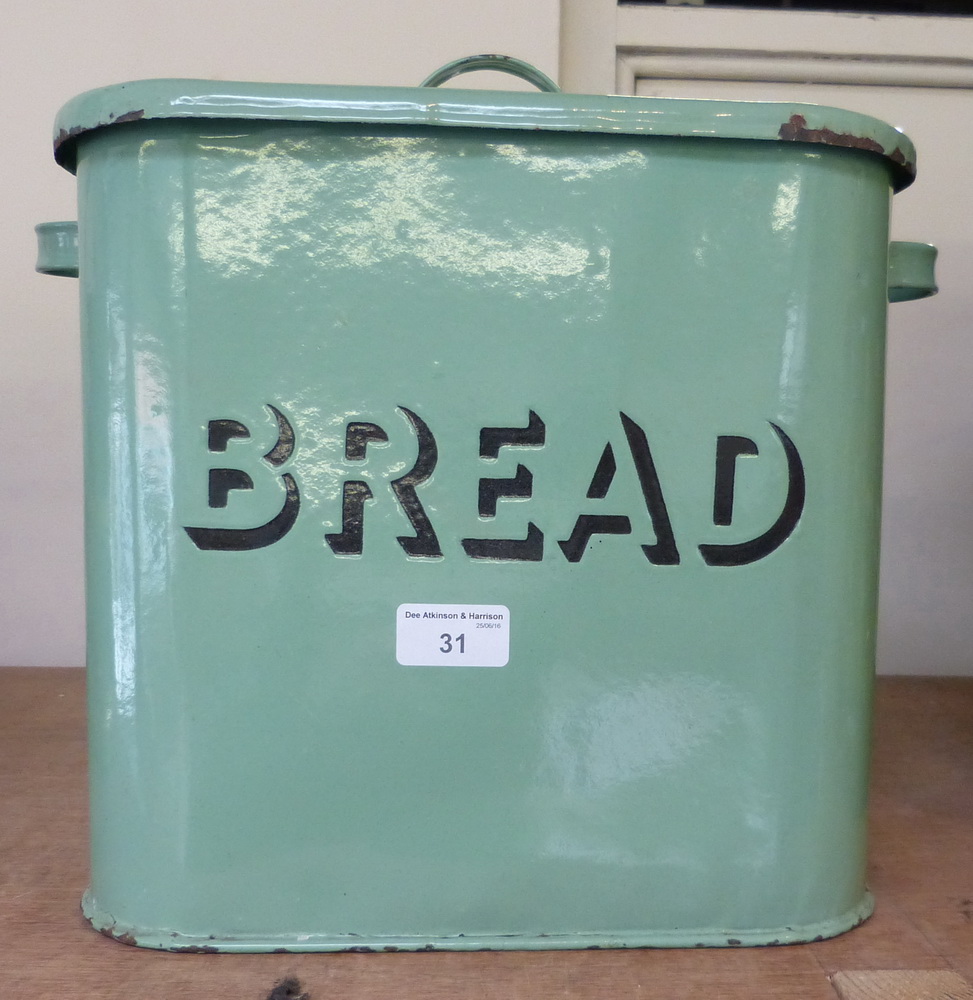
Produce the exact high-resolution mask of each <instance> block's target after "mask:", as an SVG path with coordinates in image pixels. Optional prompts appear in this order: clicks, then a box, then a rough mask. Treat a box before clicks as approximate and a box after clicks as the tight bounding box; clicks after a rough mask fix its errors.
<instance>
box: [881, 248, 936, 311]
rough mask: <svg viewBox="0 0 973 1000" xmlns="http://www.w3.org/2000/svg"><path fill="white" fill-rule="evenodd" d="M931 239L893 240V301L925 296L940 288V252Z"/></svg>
mask: <svg viewBox="0 0 973 1000" xmlns="http://www.w3.org/2000/svg"><path fill="white" fill-rule="evenodd" d="M938 252H939V251H938V250H937V249H936V248H935V247H934V246H932V245H931V244H929V243H900V242H893V243H890V244H889V302H908V301H909V299H924V298H926V296H928V295H935V294H936V292H938V291H939V288H938V287H937V285H936V254H937V253H938Z"/></svg>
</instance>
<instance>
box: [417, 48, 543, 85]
mask: <svg viewBox="0 0 973 1000" xmlns="http://www.w3.org/2000/svg"><path fill="white" fill-rule="evenodd" d="M478 69H492V70H495V71H497V72H498V73H509V74H510V75H511V76H519V77H520V79H521V80H526V81H527V82H528V83H532V84H533V85H534V86H535V87H537V89H538V90H543V91H545V92H546V93H548V94H557V93H560V90H561V88H560V87H559V86H558V85H557V84H556V83H555V82H554V81H553V80H552V79H551V78H550V77H549V76H546V75H545V74H544V73H542V72H541V71H540V70H539V69H538V68H537V67H536V66H531V64H530V63H527V62H524V61H523V59H514V57H513V56H500V55H481V56H463V58H462V59H454V60H453V61H452V62H448V63H446V65H445V66H440V67H439V69H437V70H436V72H435V73H432V74H431V75H430V76H427V77H426V78H425V80H423V81H422V83H420V84H419V86H420V87H438V86H439V85H440V84H441V83H445V82H446V81H447V80H452V78H453V77H454V76H459V75H460V73H473V72H475V71H476V70H478Z"/></svg>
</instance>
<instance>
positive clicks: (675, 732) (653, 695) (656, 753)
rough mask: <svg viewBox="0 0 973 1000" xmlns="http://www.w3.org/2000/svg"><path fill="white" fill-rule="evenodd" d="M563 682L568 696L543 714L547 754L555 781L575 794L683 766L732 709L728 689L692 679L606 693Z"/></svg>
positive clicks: (593, 686)
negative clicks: (546, 713)
mask: <svg viewBox="0 0 973 1000" xmlns="http://www.w3.org/2000/svg"><path fill="white" fill-rule="evenodd" d="M570 687H572V688H574V690H573V692H572V695H571V697H570V700H564V701H561V702H560V703H559V704H557V705H556V707H554V708H553V709H552V710H551V712H550V714H549V716H548V719H547V724H546V751H547V759H548V764H549V766H550V768H551V769H552V770H553V771H554V773H555V776H556V779H557V780H558V782H559V784H560V785H561V786H562V787H563V788H564V789H565V791H568V792H571V793H574V794H582V795H594V794H598V793H600V792H605V791H609V790H611V789H613V788H615V787H617V786H619V785H623V784H626V783H628V782H632V781H638V780H639V779H641V778H647V777H650V776H653V775H657V774H660V773H662V772H664V771H667V770H670V769H672V768H675V767H679V766H682V765H685V764H686V763H687V762H689V761H690V760H691V759H693V758H695V757H697V756H698V755H699V754H700V753H701V752H703V750H704V749H705V748H706V747H707V745H708V744H709V743H711V742H712V741H713V740H714V738H715V737H716V736H717V735H718V734H719V732H720V731H721V730H722V729H723V727H724V726H726V725H727V724H728V722H729V720H730V717H731V713H732V709H733V696H732V694H731V693H730V692H728V691H727V690H726V689H725V688H724V687H723V686H722V685H720V684H718V683H716V682H714V681H710V680H707V679H705V678H699V677H686V678H654V679H651V680H646V681H643V682H641V683H638V684H632V685H627V686H619V687H615V688H613V689H611V690H608V691H604V690H603V689H602V688H601V687H599V686H598V685H596V684H594V683H593V682H590V681H589V682H587V683H586V682H583V681H582V682H580V684H576V685H570ZM589 688H590V690H588V689H589ZM565 694H566V692H565Z"/></svg>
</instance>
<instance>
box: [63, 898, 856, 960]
mask: <svg viewBox="0 0 973 1000" xmlns="http://www.w3.org/2000/svg"><path fill="white" fill-rule="evenodd" d="M874 907H875V901H874V898H873V897H872V894H871V893H870V892H866V893H865V894H864V896H863V897H862V899H861V901H860V902H859V903H858V905H857V906H855V907H853V908H852V909H851V910H848V911H847V912H845V913H842V914H841V915H840V916H837V917H834V918H832V919H830V920H822V921H820V922H818V923H813V924H804V925H797V926H793V927H774V928H750V929H747V930H732V929H731V930H727V929H721V928H698V929H692V928H690V929H678V928H676V929H672V930H651V929H650V930H645V929H642V930H630V931H616V932H584V933H577V934H470V935H464V934H457V935H454V936H449V937H419V936H416V937H412V936H408V937H407V936H400V935H368V934H362V935H358V934H290V935H287V934H268V935H266V936H260V935H252V936H245V937H244V936H241V937H229V936H222V935H220V934H210V935H207V936H206V937H196V936H192V935H185V934H180V933H179V932H178V931H172V930H166V929H162V930H160V929H158V928H144V929H140V928H135V927H129V926H127V925H125V924H124V923H122V922H120V921H117V920H116V919H115V917H114V916H113V915H112V914H109V913H105V912H103V911H102V910H100V909H99V907H98V904H97V903H96V902H95V900H94V899H93V898H92V895H91V891H90V890H89V891H88V892H86V893H85V894H84V898H83V899H82V901H81V909H82V912H83V913H84V915H85V917H86V918H87V920H88V921H89V922H90V923H91V925H92V927H94V929H95V930H97V931H99V932H100V933H102V934H104V935H105V936H106V937H110V938H114V939H115V940H116V941H120V942H121V943H122V944H128V945H134V946H136V947H140V948H153V949H156V950H160V951H175V952H184V953H196V954H209V953H217V952H251V953H259V952H312V951H331V952H338V951H350V952H396V951H568V950H581V951H584V950H586V949H601V948H607V949H611V948H742V947H771V946H775V945H788V944H806V943H809V942H813V941H823V940H825V939H827V938H832V937H835V936H837V935H838V934H843V933H844V932H845V931H849V930H851V929H852V928H853V927H857V926H858V925H859V924H861V923H862V922H864V921H865V920H867V919H868V917H870V916H871V914H872V911H873V910H874Z"/></svg>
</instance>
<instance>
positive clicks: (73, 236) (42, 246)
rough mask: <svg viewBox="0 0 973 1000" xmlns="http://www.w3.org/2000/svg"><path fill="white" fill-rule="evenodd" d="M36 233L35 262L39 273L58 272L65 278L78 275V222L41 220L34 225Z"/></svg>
mask: <svg viewBox="0 0 973 1000" xmlns="http://www.w3.org/2000/svg"><path fill="white" fill-rule="evenodd" d="M34 232H35V233H37V264H36V265H35V266H36V269H37V270H38V271H40V273H41V274H59V275H61V276H62V277H65V278H76V277H77V276H78V224H77V223H76V222H42V223H41V224H40V225H38V226H34Z"/></svg>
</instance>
